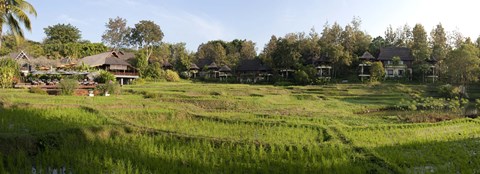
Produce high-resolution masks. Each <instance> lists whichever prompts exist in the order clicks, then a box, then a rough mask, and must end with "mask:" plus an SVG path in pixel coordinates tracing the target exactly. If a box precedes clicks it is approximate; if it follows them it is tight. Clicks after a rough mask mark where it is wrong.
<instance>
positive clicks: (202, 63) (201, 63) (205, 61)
mask: <svg viewBox="0 0 480 174" xmlns="http://www.w3.org/2000/svg"><path fill="white" fill-rule="evenodd" d="M212 63H213V61H212V60H211V59H200V60H198V62H197V65H198V67H199V68H200V69H203V68H205V67H207V66H208V65H210V64H212Z"/></svg>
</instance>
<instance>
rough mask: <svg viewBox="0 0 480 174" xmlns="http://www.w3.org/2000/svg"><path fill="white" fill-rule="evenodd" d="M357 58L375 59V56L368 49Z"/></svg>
mask: <svg viewBox="0 0 480 174" xmlns="http://www.w3.org/2000/svg"><path fill="white" fill-rule="evenodd" d="M359 59H363V60H372V59H375V57H373V55H372V54H370V52H368V51H365V53H363V55H362V56H360V57H359Z"/></svg>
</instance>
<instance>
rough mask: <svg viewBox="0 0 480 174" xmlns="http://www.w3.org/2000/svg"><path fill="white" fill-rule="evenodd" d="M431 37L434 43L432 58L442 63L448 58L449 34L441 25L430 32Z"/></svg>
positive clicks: (432, 43) (432, 44)
mask: <svg viewBox="0 0 480 174" xmlns="http://www.w3.org/2000/svg"><path fill="white" fill-rule="evenodd" d="M430 37H431V41H432V42H431V46H432V57H434V58H435V59H437V60H438V61H439V62H442V61H443V60H445V58H446V57H447V53H448V44H447V34H446V33H445V29H444V28H443V26H442V24H441V23H440V24H438V25H437V26H436V27H435V28H434V29H433V30H432V32H430Z"/></svg>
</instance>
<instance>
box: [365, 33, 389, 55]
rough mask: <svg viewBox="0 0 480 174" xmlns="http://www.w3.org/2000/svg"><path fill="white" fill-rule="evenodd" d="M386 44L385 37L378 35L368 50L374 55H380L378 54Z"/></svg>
mask: <svg viewBox="0 0 480 174" xmlns="http://www.w3.org/2000/svg"><path fill="white" fill-rule="evenodd" d="M385 45H386V43H385V39H383V37H382V36H378V37H376V38H374V39H373V40H372V42H371V43H370V46H369V48H368V50H369V52H370V53H371V54H372V55H373V56H374V57H378V55H379V54H380V49H381V48H384V47H385Z"/></svg>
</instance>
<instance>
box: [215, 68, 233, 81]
mask: <svg viewBox="0 0 480 174" xmlns="http://www.w3.org/2000/svg"><path fill="white" fill-rule="evenodd" d="M218 72H219V74H218V77H220V80H227V79H228V76H231V75H232V69H230V67H228V66H227V65H223V66H222V67H220V69H218Z"/></svg>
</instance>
